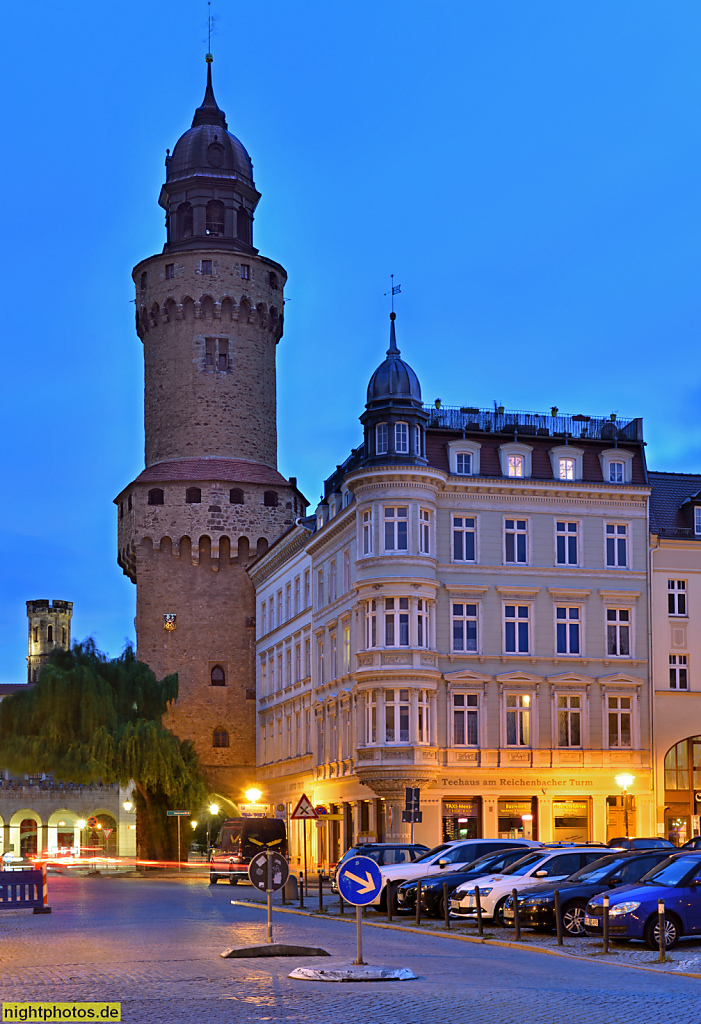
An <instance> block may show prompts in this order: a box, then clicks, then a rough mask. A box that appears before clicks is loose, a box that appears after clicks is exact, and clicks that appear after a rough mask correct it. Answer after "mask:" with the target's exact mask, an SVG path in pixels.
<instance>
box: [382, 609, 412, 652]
mask: <svg viewBox="0 0 701 1024" xmlns="http://www.w3.org/2000/svg"><path fill="white" fill-rule="evenodd" d="M381 600H382V619H383V621H382V640H383V641H384V642H383V644H382V646H383V647H405V648H409V646H410V645H411V601H410V600H409V598H408V597H384V598H382V599H381ZM390 602H391V605H390ZM404 625H406V633H405V634H404V635H405V636H406V643H402V632H403V630H402V627H403V626H404Z"/></svg>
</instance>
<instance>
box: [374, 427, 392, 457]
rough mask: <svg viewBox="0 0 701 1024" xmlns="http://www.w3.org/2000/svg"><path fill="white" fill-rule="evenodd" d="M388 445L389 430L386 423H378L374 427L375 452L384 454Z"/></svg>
mask: <svg viewBox="0 0 701 1024" xmlns="http://www.w3.org/2000/svg"><path fill="white" fill-rule="evenodd" d="M388 447H389V430H388V428H387V424H386V423H378V424H377V426H376V427H375V454H376V455H386V454H387V449H388Z"/></svg>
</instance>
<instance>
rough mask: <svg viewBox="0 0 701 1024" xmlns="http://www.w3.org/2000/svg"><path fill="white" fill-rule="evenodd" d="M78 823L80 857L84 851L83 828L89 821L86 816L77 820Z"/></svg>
mask: <svg viewBox="0 0 701 1024" xmlns="http://www.w3.org/2000/svg"><path fill="white" fill-rule="evenodd" d="M76 825H77V826H78V830H79V831H78V857H80V855H81V853H82V852H83V829H84V828H85V826H86V825H87V821H86V820H85V818H79V819H78V821H76Z"/></svg>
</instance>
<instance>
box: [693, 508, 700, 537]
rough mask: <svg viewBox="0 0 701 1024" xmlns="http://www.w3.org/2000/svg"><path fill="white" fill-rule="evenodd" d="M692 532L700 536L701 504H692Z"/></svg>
mask: <svg viewBox="0 0 701 1024" xmlns="http://www.w3.org/2000/svg"><path fill="white" fill-rule="evenodd" d="M694 533H695V534H696V536H697V537H701V505H694Z"/></svg>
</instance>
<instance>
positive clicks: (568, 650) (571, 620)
mask: <svg viewBox="0 0 701 1024" xmlns="http://www.w3.org/2000/svg"><path fill="white" fill-rule="evenodd" d="M580 619H581V610H580V609H579V608H568V607H565V606H561V605H558V607H557V608H556V609H555V634H556V641H557V642H556V649H557V653H558V654H580V653H581V651H580Z"/></svg>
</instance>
